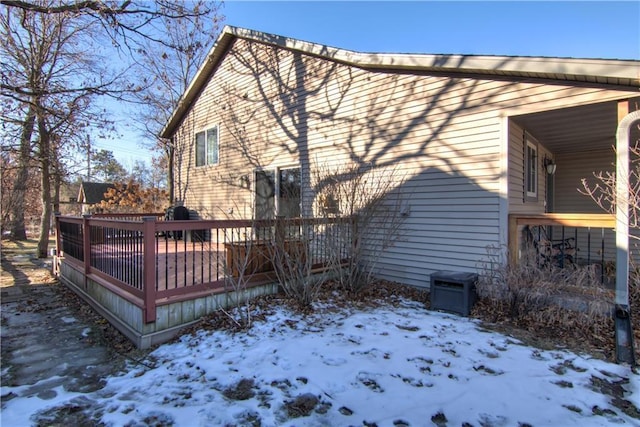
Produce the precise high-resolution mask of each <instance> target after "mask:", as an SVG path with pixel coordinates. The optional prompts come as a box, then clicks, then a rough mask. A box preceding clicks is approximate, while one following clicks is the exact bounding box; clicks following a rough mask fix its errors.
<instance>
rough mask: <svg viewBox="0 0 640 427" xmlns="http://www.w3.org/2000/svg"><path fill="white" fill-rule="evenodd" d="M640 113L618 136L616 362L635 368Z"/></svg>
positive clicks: (624, 121)
mask: <svg viewBox="0 0 640 427" xmlns="http://www.w3.org/2000/svg"><path fill="white" fill-rule="evenodd" d="M639 120H640V111H634V112H632V113H629V114H627V115H626V116H625V117H624V118H623V119H622V120H621V121H620V123H619V124H618V131H617V133H616V297H615V303H616V312H615V328H616V331H615V332H616V358H617V360H618V362H626V363H629V364H632V365H633V364H635V354H634V351H635V349H634V346H633V330H632V328H631V317H630V312H629V185H630V182H629V179H630V176H629V139H630V133H631V126H632V125H633V124H634V123H635V122H637V121H639Z"/></svg>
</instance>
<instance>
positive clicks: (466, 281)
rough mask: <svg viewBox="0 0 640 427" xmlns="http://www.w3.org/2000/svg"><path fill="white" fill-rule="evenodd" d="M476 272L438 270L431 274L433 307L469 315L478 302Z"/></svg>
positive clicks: (433, 308)
mask: <svg viewBox="0 0 640 427" xmlns="http://www.w3.org/2000/svg"><path fill="white" fill-rule="evenodd" d="M477 281H478V275H477V274H475V273H461V272H455V271H444V270H443V271H436V272H434V273H433V274H431V295H430V296H431V309H432V310H443V311H449V312H453V313H458V314H461V315H463V316H468V315H469V313H471V307H473V304H475V302H476V298H477V297H476V282H477Z"/></svg>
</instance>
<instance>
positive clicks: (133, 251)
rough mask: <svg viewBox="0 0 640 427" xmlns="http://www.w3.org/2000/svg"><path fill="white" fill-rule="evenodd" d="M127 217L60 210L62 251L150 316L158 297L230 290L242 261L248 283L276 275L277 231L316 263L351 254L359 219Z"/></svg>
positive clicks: (162, 299) (88, 274) (288, 244)
mask: <svg viewBox="0 0 640 427" xmlns="http://www.w3.org/2000/svg"><path fill="white" fill-rule="evenodd" d="M122 217H123V216H119V215H116V216H115V217H108V218H107V217H104V216H101V217H97V218H94V217H89V216H86V217H83V218H78V217H63V216H58V217H57V218H56V230H57V248H58V254H59V255H60V256H62V257H64V260H65V261H68V262H69V263H71V264H74V265H76V268H77V269H80V270H82V271H83V273H84V275H85V277H91V278H92V279H96V281H98V282H99V283H101V284H104V286H105V287H109V288H110V289H111V290H113V291H114V292H116V293H118V294H119V295H121V296H123V297H124V298H126V299H127V300H129V301H130V302H132V303H134V304H136V305H138V306H140V307H141V308H143V309H144V313H145V321H146V322H152V321H154V320H155V307H156V305H158V304H163V303H167V302H169V301H176V300H181V299H187V298H193V297H194V296H195V295H198V294H205V293H207V292H212V291H213V290H222V289H224V288H225V286H226V285H227V284H228V283H229V280H233V279H234V278H236V279H237V276H238V274H239V269H240V268H241V269H242V274H243V277H244V280H246V282H247V284H250V283H264V282H265V281H268V280H274V277H275V276H274V275H273V274H272V271H273V265H272V264H271V259H272V258H273V254H272V253H271V254H270V253H269V251H270V250H271V249H270V248H271V245H273V242H274V241H275V240H274V239H275V238H276V236H284V237H282V238H283V239H284V240H286V242H285V247H286V248H288V249H286V250H290V251H294V250H296V251H297V252H298V253H297V256H300V255H301V254H303V256H304V257H305V261H307V260H308V265H309V266H310V267H311V268H322V267H323V266H325V265H326V264H327V263H328V262H330V261H331V259H333V260H335V258H336V255H337V256H338V257H339V258H340V259H345V258H347V257H348V254H349V248H350V247H351V239H352V234H351V230H352V228H351V223H352V221H351V220H349V219H342V218H322V219H313V218H304V219H301V218H298V219H283V218H280V219H275V220H262V221H252V220H191V221H190V220H179V221H178V220H177V221H164V220H159V219H161V218H159V216H158V215H156V214H153V215H152V216H146V217H143V216H138V217H132V216H127V217H126V219H119V218H122ZM162 219H163V218H162ZM300 248H303V249H300ZM292 255H293V254H292Z"/></svg>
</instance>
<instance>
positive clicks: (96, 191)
mask: <svg viewBox="0 0 640 427" xmlns="http://www.w3.org/2000/svg"><path fill="white" fill-rule="evenodd" d="M110 188H114V184H111V183H107V182H87V181H82V182H81V183H80V190H79V191H78V199H77V201H78V203H80V204H81V206H82V214H83V215H86V214H90V213H97V212H96V208H95V207H94V205H97V204H99V203H100V202H102V201H103V200H104V198H105V193H107V191H109V189H110ZM98 209H99V208H98ZM100 210H101V209H100Z"/></svg>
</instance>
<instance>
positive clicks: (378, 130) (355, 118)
mask: <svg viewBox="0 0 640 427" xmlns="http://www.w3.org/2000/svg"><path fill="white" fill-rule="evenodd" d="M639 77H640V61H631V60H606V59H573V58H549V57H513V56H476V55H424V54H415V55H414V54H380V53H371V54H370V53H359V52H352V51H346V50H342V49H336V48H332V47H327V46H322V45H319V44H314V43H308V42H304V41H300V40H295V39H291V38H286V37H281V36H276V35H270V34H265V33H261V32H257V31H251V30H246V29H240V28H233V27H225V29H224V30H223V32H222V34H221V35H220V37H219V38H218V40H217V42H216V44H215V46H214V47H213V48H212V50H211V52H210V53H209V56H208V58H207V60H206V61H205V63H204V64H203V65H202V67H201V68H200V69H199V71H198V73H197V75H196V76H195V78H194V80H193V81H192V82H191V84H190V85H189V87H188V89H187V91H186V92H185V94H184V95H183V97H182V99H181V101H180V104H179V106H178V108H177V109H176V110H175V111H174V113H173V115H172V116H171V118H170V120H169V122H168V123H167V125H166V126H165V128H164V130H163V132H162V136H163V137H165V138H171V139H172V140H173V142H174V143H175V144H176V147H177V149H176V159H175V164H176V170H175V173H176V176H175V182H176V194H177V195H178V198H179V199H181V200H184V205H185V206H187V207H189V209H194V210H196V211H197V212H198V213H199V215H200V216H201V217H202V218H205V219H206V218H216V219H224V218H227V217H228V216H229V214H230V213H233V214H234V215H236V217H244V218H250V217H252V216H255V217H259V218H263V217H270V216H273V215H274V214H281V215H289V216H293V215H297V214H301V215H304V216H311V215H313V213H314V212H313V206H314V205H313V201H314V190H313V188H312V186H313V183H314V182H313V179H312V177H313V171H314V170H317V169H318V168H319V167H323V166H324V165H336V164H340V163H346V162H352V163H356V164H361V165H363V166H366V165H372V164H373V165H377V166H380V167H395V168H397V169H398V170H400V171H401V172H402V174H404V175H405V178H406V182H405V184H404V186H405V188H404V189H406V190H407V191H409V192H410V194H411V197H410V200H409V207H410V208H409V209H408V210H407V217H406V221H405V223H404V225H403V227H404V235H405V237H404V238H403V239H402V241H400V242H398V243H397V244H396V245H395V246H394V247H392V248H389V249H388V250H387V251H386V252H385V253H384V255H383V257H382V259H381V260H380V263H379V266H380V268H381V275H382V276H383V277H385V278H387V279H391V280H395V281H398V282H401V283H406V284H410V285H417V286H425V285H426V284H427V283H428V280H429V275H430V274H431V273H432V272H434V271H436V270H442V269H446V270H456V271H471V272H472V271H476V269H477V266H478V263H479V261H481V260H482V259H483V258H484V257H485V256H486V248H487V246H506V244H507V241H508V237H509V236H508V218H509V215H512V214H537V213H544V212H558V213H574V214H587V213H601V211H600V210H599V208H598V207H597V206H596V205H595V204H594V203H593V202H592V201H591V200H590V199H589V198H588V197H586V196H584V195H582V194H580V193H579V191H578V189H579V188H581V187H582V184H581V179H582V178H589V177H591V176H592V173H593V172H594V171H600V170H611V169H612V168H613V165H614V164H615V163H616V154H615V151H614V149H613V147H614V146H615V144H616V128H617V126H618V123H619V120H620V119H621V118H622V117H624V116H625V115H626V114H627V113H628V112H631V111H634V110H637V109H638V105H639V104H640V97H639V92H638V89H639V87H640V84H639ZM551 164H553V165H555V166H549V171H551V172H554V173H553V174H549V173H547V172H546V170H547V166H548V165H551ZM292 181H293V182H295V183H296V185H299V186H300V191H299V192H298V193H297V194H299V196H298V197H299V200H296V201H293V202H292V201H291V199H288V200H284V199H283V198H282V197H281V195H280V194H279V189H280V188H282V186H283V183H284V182H292ZM607 239H609V240H611V239H613V234H611V235H610V236H609V237H607ZM607 250H609V249H607ZM613 251H614V252H615V246H613Z"/></svg>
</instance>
